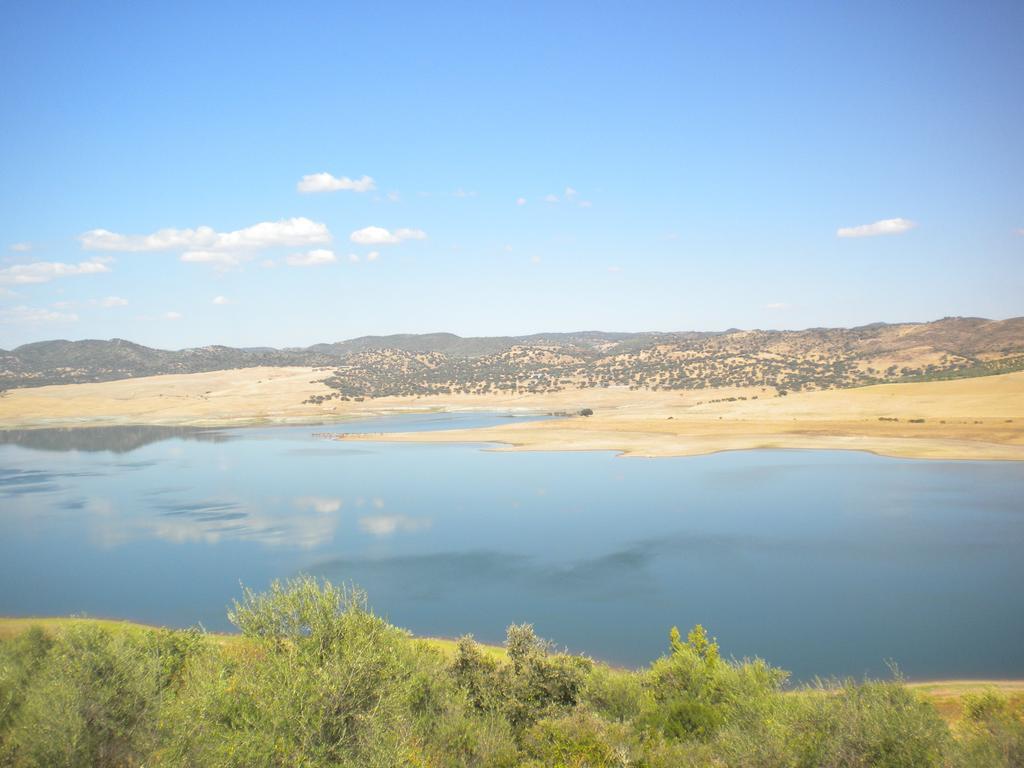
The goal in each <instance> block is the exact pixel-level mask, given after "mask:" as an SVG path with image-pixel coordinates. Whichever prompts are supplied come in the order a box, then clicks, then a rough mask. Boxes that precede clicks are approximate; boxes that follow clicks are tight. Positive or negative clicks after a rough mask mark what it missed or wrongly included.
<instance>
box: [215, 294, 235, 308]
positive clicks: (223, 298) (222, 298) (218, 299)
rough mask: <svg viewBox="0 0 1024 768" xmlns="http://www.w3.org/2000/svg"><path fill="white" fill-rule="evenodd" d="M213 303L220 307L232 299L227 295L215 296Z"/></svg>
mask: <svg viewBox="0 0 1024 768" xmlns="http://www.w3.org/2000/svg"><path fill="white" fill-rule="evenodd" d="M213 303H214V304H216V305H217V306H218V307H223V306H224V305H226V304H230V303H231V300H230V299H229V298H228V297H227V296H214V297H213Z"/></svg>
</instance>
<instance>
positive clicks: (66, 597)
mask: <svg viewBox="0 0 1024 768" xmlns="http://www.w3.org/2000/svg"><path fill="white" fill-rule="evenodd" d="M497 421H504V418H503V417H500V416H479V415H477V416H415V417H413V416H410V417H394V418H389V419H381V420H375V421H367V422H360V423H359V424H354V423H346V424H344V425H339V426H338V427H335V428H334V429H337V430H344V431H364V432H376V431H385V430H408V429H438V428H452V427H463V426H481V425H486V424H489V423H495V422H497ZM324 429H329V428H320V427H273V428H253V429H239V430H229V431H219V432H209V431H206V432H195V431H189V430H180V429H179V430H174V429H158V428H125V429H112V430H63V431H59V430H43V431H34V432H20V433H0V614H5V615H48V614H71V613H86V614H89V615H94V616H111V617H123V618H130V619H135V620H139V621H145V622H152V623H159V624H168V625H178V626H186V625H190V624H193V623H196V622H201V623H202V624H203V625H205V626H206V627H207V628H208V629H216V630H221V629H227V628H228V624H227V621H226V618H225V609H226V606H227V605H228V603H229V602H230V600H231V599H232V598H233V597H235V596H237V595H238V594H239V582H244V583H245V584H246V585H247V586H252V587H255V588H262V587H263V586H265V585H266V584H267V583H268V582H269V581H270V580H271V579H272V578H274V577H286V576H290V575H294V574H297V573H299V572H307V573H313V574H318V575H322V576H325V577H328V578H330V579H332V580H334V581H353V582H356V583H358V584H359V585H361V586H363V587H364V588H365V589H366V590H367V591H368V592H369V595H370V600H371V603H372V604H373V606H374V607H375V609H376V610H377V611H378V612H379V613H382V614H384V615H386V616H388V617H389V618H390V619H391V620H392V621H393V622H395V623H396V624H399V625H401V626H405V627H408V628H409V629H411V630H412V631H414V632H416V633H417V634H427V635H445V636H456V635H459V634H462V633H466V632H471V633H473V634H475V635H476V636H477V638H478V639H480V640H483V641H499V640H500V639H501V638H502V637H503V634H504V628H505V626H506V625H507V624H509V623H511V622H520V621H530V622H533V623H534V624H535V625H536V627H537V629H538V631H539V632H540V633H541V634H542V635H544V636H546V637H549V638H551V639H553V640H555V641H556V642H557V643H558V644H559V645H563V646H566V647H568V648H569V649H571V650H573V651H583V652H587V653H589V654H591V655H593V656H595V657H598V658H601V659H605V660H609V661H612V662H617V663H621V664H627V665H640V664H645V663H647V662H649V661H650V660H651V659H653V658H655V657H656V656H658V655H659V654H660V653H662V652H663V650H664V649H665V647H666V645H667V635H668V630H669V628H670V627H671V626H672V625H673V624H677V625H679V626H680V627H681V628H684V629H685V628H686V627H689V626H691V625H693V624H695V623H697V622H700V623H703V624H704V625H705V626H706V627H709V628H710V630H711V631H712V632H713V634H715V635H717V637H718V639H719V641H720V643H721V645H722V648H723V651H724V652H725V653H726V654H731V655H735V656H737V657H742V656H748V655H749V656H753V655H759V656H762V657H764V658H766V659H768V660H769V661H771V662H772V663H774V664H777V665H780V666H783V667H785V668H787V669H790V670H792V671H793V672H794V673H795V675H796V677H797V678H804V679H806V678H808V677H810V676H813V675H833V674H837V675H842V674H852V675H858V676H859V675H862V674H865V673H872V674H884V673H885V672H886V667H885V663H886V660H890V659H891V660H894V661H896V662H897V663H898V664H899V666H900V668H901V669H902V670H903V672H904V673H905V674H907V675H908V676H910V677H912V678H933V677H1024V589H1022V585H1024V464H1017V463H1000V462H924V461H907V460H898V459H887V458H880V457H876V456H871V455H868V454H861V453H852V452H796V451H748V452H737V453H724V454H717V455H714V456H704V457H695V458H673V459H629V458H617V457H615V456H613V455H612V454H610V453H594V452H566V453H507V452H494V451H488V450H483V448H484V446H477V445H410V444H407V445H402V444H393V445H389V444H386V443H362V442H360V443H345V442H344V441H341V442H331V441H323V440H317V439H315V438H314V437H313V433H314V432H318V431H322V430H324Z"/></svg>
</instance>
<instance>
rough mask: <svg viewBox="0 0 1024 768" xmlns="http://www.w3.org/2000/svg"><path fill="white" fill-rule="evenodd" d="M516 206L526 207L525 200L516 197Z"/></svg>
mask: <svg viewBox="0 0 1024 768" xmlns="http://www.w3.org/2000/svg"><path fill="white" fill-rule="evenodd" d="M516 205H526V198H525V197H517V198H516Z"/></svg>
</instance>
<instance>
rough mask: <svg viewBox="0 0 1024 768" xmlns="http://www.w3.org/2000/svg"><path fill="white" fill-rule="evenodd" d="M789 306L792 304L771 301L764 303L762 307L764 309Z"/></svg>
mask: <svg viewBox="0 0 1024 768" xmlns="http://www.w3.org/2000/svg"><path fill="white" fill-rule="evenodd" d="M790 306H792V305H790V304H787V303H786V302H784V301H773V302H772V303H771V304H765V305H764V308H765V309H789V308H790Z"/></svg>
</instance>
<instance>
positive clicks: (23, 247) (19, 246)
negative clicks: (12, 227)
mask: <svg viewBox="0 0 1024 768" xmlns="http://www.w3.org/2000/svg"><path fill="white" fill-rule="evenodd" d="M7 247H8V248H10V249H11V250H12V251H15V252H17V253H28V252H29V251H31V250H32V243H11V244H10V245H9V246H7Z"/></svg>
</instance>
